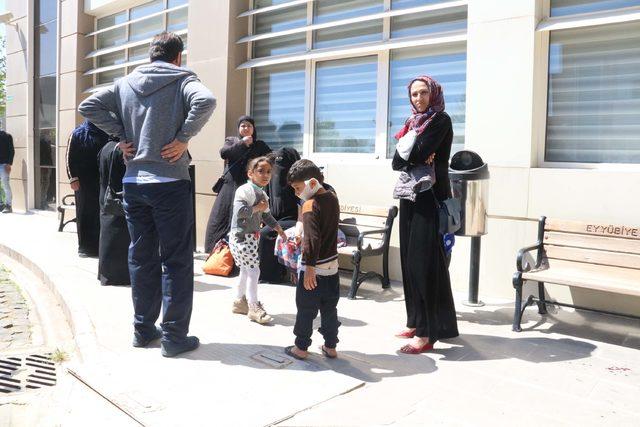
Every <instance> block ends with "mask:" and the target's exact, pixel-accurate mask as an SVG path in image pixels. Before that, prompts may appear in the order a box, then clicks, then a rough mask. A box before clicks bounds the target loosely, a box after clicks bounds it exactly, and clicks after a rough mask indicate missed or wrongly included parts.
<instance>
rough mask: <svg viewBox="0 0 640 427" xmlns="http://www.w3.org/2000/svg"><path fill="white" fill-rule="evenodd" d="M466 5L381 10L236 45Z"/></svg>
mask: <svg viewBox="0 0 640 427" xmlns="http://www.w3.org/2000/svg"><path fill="white" fill-rule="evenodd" d="M467 3H468V1H467V0H453V1H449V2H446V3H436V4H431V5H426V6H417V7H412V8H407V9H395V10H383V11H382V12H379V13H373V14H369V15H363V16H357V17H354V18H347V19H339V20H336V21H329V22H322V23H317V24H313V23H311V24H309V23H307V25H306V26H304V27H297V28H290V29H288V30H282V31H275V32H269V33H263V34H254V35H250V36H245V37H242V38H240V39H239V40H238V41H237V42H236V43H238V44H239V43H247V42H250V41H252V42H255V41H258V40H266V39H272V38H276V37H282V36H288V35H291V34H298V33H304V32H309V31H316V30H321V29H325V28H334V27H340V26H345V25H351V24H359V23H361V22H368V21H375V20H378V19H385V18H391V17H394V16H403V15H410V14H415V13H422V12H431V11H434V10H443V9H454V8H461V7H465V6H467ZM309 6H312V4H311V3H310V4H309V5H308V7H309ZM307 10H308V9H307Z"/></svg>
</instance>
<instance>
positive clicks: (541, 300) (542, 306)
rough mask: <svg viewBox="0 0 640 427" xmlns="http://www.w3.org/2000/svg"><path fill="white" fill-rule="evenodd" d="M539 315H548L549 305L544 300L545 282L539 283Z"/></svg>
mask: <svg viewBox="0 0 640 427" xmlns="http://www.w3.org/2000/svg"><path fill="white" fill-rule="evenodd" d="M537 304H538V313H539V314H547V304H546V300H545V299H544V282H538V301H537Z"/></svg>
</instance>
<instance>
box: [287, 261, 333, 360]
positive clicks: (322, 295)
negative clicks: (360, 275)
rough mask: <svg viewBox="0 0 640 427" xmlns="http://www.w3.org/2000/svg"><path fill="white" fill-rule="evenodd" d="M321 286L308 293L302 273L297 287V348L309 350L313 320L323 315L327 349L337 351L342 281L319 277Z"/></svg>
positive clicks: (323, 329) (322, 328) (295, 332)
mask: <svg viewBox="0 0 640 427" xmlns="http://www.w3.org/2000/svg"><path fill="white" fill-rule="evenodd" d="M316 282H317V284H318V286H317V287H316V288H315V289H314V290H312V291H308V290H306V289H305V288H304V286H303V283H304V272H302V273H300V278H299V279H298V286H297V287H296V307H297V308H298V314H297V315H296V324H295V326H294V327H293V333H294V335H295V336H296V341H295V343H296V347H298V348H299V349H300V350H307V349H308V348H309V346H310V345H311V334H312V333H313V319H315V318H316V317H317V316H318V310H319V311H320V329H319V331H320V333H321V334H322V336H323V337H324V346H325V347H327V348H336V345H337V344H338V327H339V326H340V322H339V321H338V308H337V306H338V300H339V299H340V279H339V277H338V275H337V274H334V275H333V276H318V275H316Z"/></svg>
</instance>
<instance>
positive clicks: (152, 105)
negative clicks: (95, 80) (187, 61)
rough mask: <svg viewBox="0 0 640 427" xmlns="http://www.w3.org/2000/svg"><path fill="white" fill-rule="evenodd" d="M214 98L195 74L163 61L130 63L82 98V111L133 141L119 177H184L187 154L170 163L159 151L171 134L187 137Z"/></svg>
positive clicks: (110, 131)
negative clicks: (132, 150)
mask: <svg viewBox="0 0 640 427" xmlns="http://www.w3.org/2000/svg"><path fill="white" fill-rule="evenodd" d="M215 106H216V100H215V98H214V97H213V95H212V94H211V92H210V91H209V90H208V89H207V88H206V87H205V86H204V85H203V84H202V83H200V81H199V80H198V78H197V76H196V75H195V73H194V72H193V71H191V70H188V69H186V68H181V67H178V66H176V65H173V64H169V63H167V62H162V61H155V62H152V63H151V64H148V65H142V66H140V67H138V68H136V69H135V70H134V71H133V72H132V73H131V74H129V75H128V76H126V77H123V78H121V79H119V80H117V81H116V82H115V84H114V85H113V87H110V88H108V89H105V90H102V91H100V92H98V93H96V94H95V95H93V96H91V97H89V98H87V99H86V100H85V101H84V102H82V103H81V104H80V106H79V107H78V111H79V112H80V114H82V116H84V117H85V118H86V119H88V120H89V121H90V122H93V123H94V124H95V125H96V126H98V127H99V128H100V129H102V130H103V131H105V132H106V133H108V134H109V135H112V136H116V137H118V138H120V141H127V142H133V145H134V147H135V149H136V154H135V156H134V157H133V158H132V159H129V161H128V162H127V172H126V174H125V178H138V177H144V178H145V181H151V182H153V181H154V178H168V179H184V180H189V171H188V167H189V163H190V162H191V158H190V156H189V154H188V153H187V152H186V151H185V153H184V154H183V155H182V157H181V158H180V159H179V160H178V161H177V162H175V163H169V161H168V160H165V159H163V158H162V156H161V155H160V151H161V150H162V147H164V146H165V145H167V144H169V143H171V142H172V141H173V140H174V139H177V140H179V141H182V142H188V141H189V140H190V139H191V138H192V137H193V136H195V135H196V134H197V133H198V132H199V131H200V129H202V127H203V126H204V124H205V123H206V122H207V120H209V117H211V114H212V113H213V109H214V108H215Z"/></svg>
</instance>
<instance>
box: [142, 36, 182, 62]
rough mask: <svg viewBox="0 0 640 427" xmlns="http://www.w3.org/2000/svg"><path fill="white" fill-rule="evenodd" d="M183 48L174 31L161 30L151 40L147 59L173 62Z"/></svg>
mask: <svg viewBox="0 0 640 427" xmlns="http://www.w3.org/2000/svg"><path fill="white" fill-rule="evenodd" d="M183 50H184V43H183V42H182V39H181V38H180V36H179V35H177V34H175V33H167V32H166V31H165V32H162V33H160V34H158V35H156V36H155V37H154V38H153V40H152V41H151V47H150V48H149V59H150V60H151V62H153V61H164V62H173V61H175V60H176V58H178V55H180V53H181V52H182V51H183Z"/></svg>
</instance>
